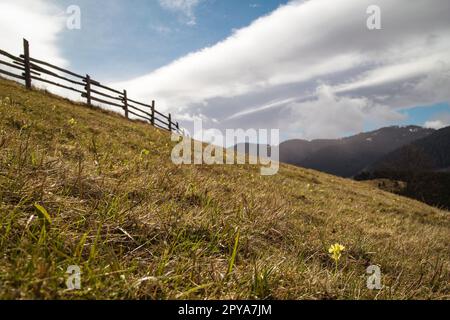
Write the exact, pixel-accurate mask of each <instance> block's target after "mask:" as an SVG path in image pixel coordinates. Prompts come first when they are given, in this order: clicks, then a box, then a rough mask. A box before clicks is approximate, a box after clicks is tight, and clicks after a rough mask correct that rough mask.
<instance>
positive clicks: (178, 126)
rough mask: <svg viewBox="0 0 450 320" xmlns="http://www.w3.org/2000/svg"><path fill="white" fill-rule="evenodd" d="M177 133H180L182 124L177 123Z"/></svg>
mask: <svg viewBox="0 0 450 320" xmlns="http://www.w3.org/2000/svg"><path fill="white" fill-rule="evenodd" d="M177 131H178V132H179V131H180V124H179V123H178V121H177Z"/></svg>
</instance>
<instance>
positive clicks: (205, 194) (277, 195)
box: [0, 80, 450, 299]
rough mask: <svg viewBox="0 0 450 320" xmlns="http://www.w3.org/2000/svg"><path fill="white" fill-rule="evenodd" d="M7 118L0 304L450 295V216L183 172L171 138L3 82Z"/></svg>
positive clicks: (329, 191) (240, 170) (350, 189)
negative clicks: (378, 276) (339, 248)
mask: <svg viewBox="0 0 450 320" xmlns="http://www.w3.org/2000/svg"><path fill="white" fill-rule="evenodd" d="M0 114H1V117H0V252H1V253H2V256H1V259H0V297H1V298H4V299H5V298H6V299H7V298H12V299H28V298H38V299H78V298H82V299H85V298H89V299H91V298H95V299H102V298H106V299H187V298H190V299H216V298H217V299H224V298H231V299H238V298H239V299H240V298H242V299H249V298H257V299H267V298H272V299H374V298H378V299H448V298H449V297H450V286H449V279H450V277H449V274H450V264H449V262H450V261H449V257H450V232H449V230H450V215H449V213H448V212H445V211H440V210H438V209H435V208H432V207H429V206H427V205H424V204H422V203H419V202H416V201H413V200H409V199H406V198H402V197H399V196H396V195H393V194H389V193H385V192H383V191H381V190H378V189H376V188H373V187H371V186H369V185H365V184H362V183H357V182H354V181H350V180H345V179H340V178H337V177H333V176H330V175H325V174H321V173H318V172H315V171H311V170H303V169H299V168H295V167H292V166H288V165H282V166H281V170H280V173H279V174H278V175H276V176H272V177H262V176H260V175H259V169H258V167H256V166H249V165H248V166H247V165H241V166H176V165H173V164H172V163H171V161H170V152H171V149H172V146H173V143H172V142H171V141H170V137H169V135H168V133H166V132H162V131H160V130H157V129H154V128H152V127H150V126H149V125H145V124H142V123H137V122H130V121H126V120H124V119H123V118H121V117H120V116H118V115H115V114H111V113H107V112H101V111H99V110H96V109H89V108H87V107H84V106H81V105H75V104H73V103H70V102H68V101H65V100H63V99H60V98H56V97H53V96H51V95H49V94H45V93H42V92H37V91H33V92H28V91H26V90H25V89H24V88H22V87H21V86H19V85H17V84H15V83H12V82H9V81H5V80H0ZM71 119H74V120H75V121H70V120H71ZM143 150H149V151H150V152H149V154H148V155H147V154H146V152H142V151H143ZM34 204H39V205H41V206H42V207H43V208H45V209H46V210H47V211H48V213H49V215H50V220H51V222H50V221H48V220H47V219H46V218H45V217H44V216H43V215H42V214H40V213H39V211H38V210H36V207H35V206H34ZM238 234H239V237H238ZM335 242H339V243H341V244H343V245H345V246H346V248H347V250H346V252H344V255H343V257H342V259H341V261H340V264H339V268H338V271H337V272H335V267H334V264H333V261H332V260H331V259H330V257H329V255H328V252H327V249H328V247H329V246H330V245H331V244H332V243H335ZM372 264H376V265H379V266H380V267H381V270H382V272H383V279H382V281H383V285H384V288H383V289H382V290H381V291H371V290H368V289H367V288H366V268H367V267H368V266H369V265H372ZM69 265H80V266H81V268H82V271H83V275H82V289H81V290H79V291H68V290H66V289H65V288H66V287H65V279H66V274H65V272H66V269H67V267H68V266H69Z"/></svg>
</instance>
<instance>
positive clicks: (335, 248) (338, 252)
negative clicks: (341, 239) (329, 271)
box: [328, 243, 345, 263]
mask: <svg viewBox="0 0 450 320" xmlns="http://www.w3.org/2000/svg"><path fill="white" fill-rule="evenodd" d="M343 251H345V247H344V246H343V245H341V244H339V243H335V244H333V245H332V246H331V247H330V249H328V252H329V253H330V254H331V258H332V259H333V260H334V261H336V263H337V262H338V261H339V259H340V258H341V256H342V252H343Z"/></svg>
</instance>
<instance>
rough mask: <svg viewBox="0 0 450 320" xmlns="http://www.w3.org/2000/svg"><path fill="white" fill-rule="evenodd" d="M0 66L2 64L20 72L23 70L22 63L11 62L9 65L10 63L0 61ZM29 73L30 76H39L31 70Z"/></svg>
mask: <svg viewBox="0 0 450 320" xmlns="http://www.w3.org/2000/svg"><path fill="white" fill-rule="evenodd" d="M0 64H4V65H6V66H9V67H11V68H15V69H18V70H21V71H23V70H24V64H23V62H19V61H13V64H10V63H7V62H4V61H0ZM30 72H31V74H33V75H35V76H40V75H41V74H40V73H39V72H36V71H33V70H31V71H30Z"/></svg>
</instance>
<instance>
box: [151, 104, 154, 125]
mask: <svg viewBox="0 0 450 320" xmlns="http://www.w3.org/2000/svg"><path fill="white" fill-rule="evenodd" d="M151 110H152V117H151V123H152V126H154V125H155V100H152V105H151Z"/></svg>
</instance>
